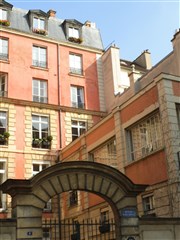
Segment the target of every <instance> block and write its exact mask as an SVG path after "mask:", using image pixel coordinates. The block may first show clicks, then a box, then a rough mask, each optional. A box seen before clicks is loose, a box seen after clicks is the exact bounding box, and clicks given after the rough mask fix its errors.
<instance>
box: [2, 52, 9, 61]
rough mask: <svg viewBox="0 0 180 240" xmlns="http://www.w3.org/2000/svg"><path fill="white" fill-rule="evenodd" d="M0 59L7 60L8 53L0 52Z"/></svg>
mask: <svg viewBox="0 0 180 240" xmlns="http://www.w3.org/2000/svg"><path fill="white" fill-rule="evenodd" d="M0 60H8V54H7V53H0Z"/></svg>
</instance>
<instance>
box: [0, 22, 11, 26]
mask: <svg viewBox="0 0 180 240" xmlns="http://www.w3.org/2000/svg"><path fill="white" fill-rule="evenodd" d="M0 25H2V26H6V27H9V26H10V22H9V21H8V20H0Z"/></svg>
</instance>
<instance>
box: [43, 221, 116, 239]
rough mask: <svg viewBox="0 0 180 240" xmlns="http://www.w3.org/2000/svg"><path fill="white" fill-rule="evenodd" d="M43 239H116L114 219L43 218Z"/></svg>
mask: <svg viewBox="0 0 180 240" xmlns="http://www.w3.org/2000/svg"><path fill="white" fill-rule="evenodd" d="M42 227H43V240H115V223H114V220H113V219H112V220H108V221H106V222H104V223H101V222H99V221H97V220H91V219H86V220H83V221H81V222H78V221H73V220H68V219H66V220H62V221H61V222H60V223H59V222H58V220H56V219H54V220H51V219H50V220H43V222H42Z"/></svg>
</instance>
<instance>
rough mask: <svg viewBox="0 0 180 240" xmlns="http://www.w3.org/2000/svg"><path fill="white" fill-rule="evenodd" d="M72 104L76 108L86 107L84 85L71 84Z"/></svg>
mask: <svg viewBox="0 0 180 240" xmlns="http://www.w3.org/2000/svg"><path fill="white" fill-rule="evenodd" d="M70 91H71V106H72V107H75V108H81V109H84V108H85V97H84V87H82V86H74V85H71V88H70ZM78 91H79V92H78Z"/></svg>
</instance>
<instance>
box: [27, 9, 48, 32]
mask: <svg viewBox="0 0 180 240" xmlns="http://www.w3.org/2000/svg"><path fill="white" fill-rule="evenodd" d="M28 15H29V21H30V26H31V29H32V32H34V33H37V34H41V35H47V30H48V29H47V26H48V23H47V21H48V14H47V13H45V12H43V11H41V10H30V11H29V13H28Z"/></svg>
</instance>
